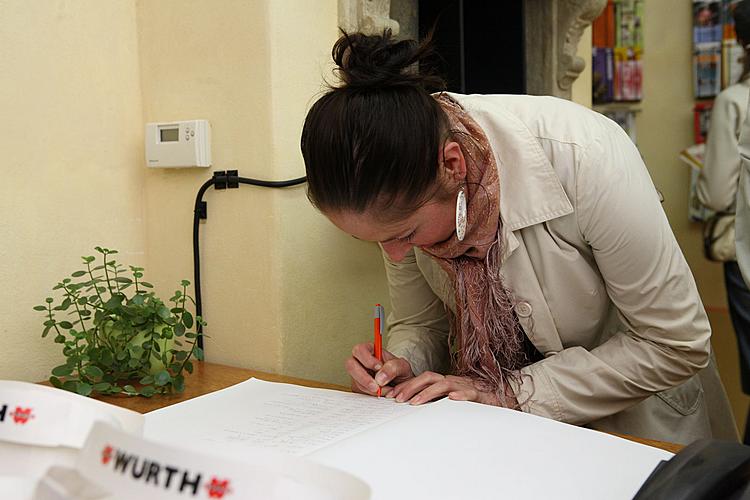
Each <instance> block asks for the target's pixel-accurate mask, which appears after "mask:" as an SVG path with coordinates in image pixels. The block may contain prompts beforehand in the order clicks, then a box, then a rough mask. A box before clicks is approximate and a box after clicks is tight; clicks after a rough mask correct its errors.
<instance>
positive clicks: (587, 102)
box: [570, 26, 591, 108]
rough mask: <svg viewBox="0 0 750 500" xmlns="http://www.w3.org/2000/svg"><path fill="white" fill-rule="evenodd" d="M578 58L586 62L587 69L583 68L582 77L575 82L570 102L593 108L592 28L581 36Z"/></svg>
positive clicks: (587, 29)
mask: <svg viewBox="0 0 750 500" xmlns="http://www.w3.org/2000/svg"><path fill="white" fill-rule="evenodd" d="M576 54H577V55H578V57H580V58H581V59H583V60H584V61H586V67H585V68H583V71H582V72H581V75H580V76H579V77H578V79H577V80H576V81H574V82H573V88H572V89H571V95H570V100H571V101H573V102H577V103H578V104H582V105H584V106H586V107H589V108H590V107H591V26H589V27H588V28H586V29H585V30H584V31H583V34H582V35H581V41H580V42H578V50H577V51H576Z"/></svg>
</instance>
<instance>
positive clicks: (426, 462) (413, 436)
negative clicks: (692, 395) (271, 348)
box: [144, 379, 672, 500]
mask: <svg viewBox="0 0 750 500" xmlns="http://www.w3.org/2000/svg"><path fill="white" fill-rule="evenodd" d="M144 433H145V436H146V437H147V438H149V439H152V440H155V441H161V442H164V443H175V442H180V443H182V444H184V445H186V446H189V447H193V448H196V449H201V450H211V451H212V452H213V453H220V454H222V455H224V456H237V457H241V456H242V455H243V454H244V453H249V452H250V451H251V450H252V451H253V452H256V451H257V450H258V449H266V450H274V451H276V452H282V453H287V454H291V455H297V456H304V457H306V458H308V459H310V460H313V461H315V462H317V463H319V464H322V465H328V466H331V467H334V468H337V469H340V470H343V471H346V472H349V473H351V474H353V475H355V476H357V477H359V478H360V479H363V480H364V481H365V482H366V483H368V485H369V486H370V488H371V491H372V498H374V499H389V500H392V499H397V498H430V499H441V498H446V499H448V498H472V499H479V498H558V499H562V498H571V499H587V498H591V499H597V500H598V499H601V498H608V499H618V498H622V499H625V498H632V497H633V495H634V494H635V493H636V491H638V488H639V487H640V486H641V484H642V483H643V481H644V480H645V479H646V477H647V476H648V475H649V473H650V472H651V471H652V470H653V468H654V467H655V466H656V465H657V464H658V463H659V461H661V460H666V459H669V458H670V457H671V456H672V455H671V454H670V453H668V452H665V451H662V450H659V449H656V448H652V447H649V446H645V445H641V444H638V443H634V442H631V441H627V440H624V439H621V438H617V437H614V436H610V435H608V434H603V433H600V432H596V431H592V430H588V429H584V428H580V427H576V426H572V425H567V424H563V423H560V422H556V421H553V420H549V419H545V418H541V417H537V416H534V415H529V414H525V413H522V412H518V411H513V410H507V409H503V408H496V407H491V406H486V405H481V404H476V403H469V402H457V401H450V400H447V399H443V400H441V401H437V402H434V403H430V404H427V405H424V406H417V407H412V406H409V405H408V404H403V403H402V404H399V403H396V402H395V401H393V400H391V399H384V398H379V399H378V398H373V397H369V396H363V395H359V394H350V393H345V392H339V391H330V390H325V389H311V388H306V387H300V386H295V385H289V384H279V383H272V382H265V381H261V380H257V379H250V380H248V381H246V382H243V383H240V384H237V385H235V386H232V387H229V388H227V389H224V390H221V391H218V392H215V393H212V394H208V395H206V396H202V397H200V398H196V399H192V400H190V401H185V402H183V403H179V404H176V405H174V406H170V407H167V408H163V409H160V410H156V411H154V412H151V413H149V414H147V415H146V423H145V429H144Z"/></svg>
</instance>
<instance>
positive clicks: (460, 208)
mask: <svg viewBox="0 0 750 500" xmlns="http://www.w3.org/2000/svg"><path fill="white" fill-rule="evenodd" d="M465 236H466V194H465V193H464V188H463V186H462V187H461V189H459V190H458V196H456V237H457V238H458V241H464V237H465Z"/></svg>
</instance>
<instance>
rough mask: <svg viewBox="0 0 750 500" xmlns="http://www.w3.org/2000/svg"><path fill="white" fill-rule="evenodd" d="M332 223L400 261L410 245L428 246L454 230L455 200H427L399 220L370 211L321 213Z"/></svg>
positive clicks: (448, 236)
mask: <svg viewBox="0 0 750 500" xmlns="http://www.w3.org/2000/svg"><path fill="white" fill-rule="evenodd" d="M325 215H326V216H327V217H328V218H329V219H330V220H331V222H333V224H334V225H335V226H336V227H338V228H339V229H341V230H342V231H344V232H346V233H349V234H351V235H352V236H354V237H355V238H357V239H360V240H365V241H377V242H378V243H380V244H381V245H383V250H385V251H386V253H387V254H388V257H390V258H391V260H394V261H396V262H400V261H401V260H403V258H404V256H405V255H406V253H407V252H408V251H409V250H410V249H411V247H429V246H432V245H434V244H436V243H440V242H442V241H445V240H447V239H449V238H450V237H451V236H453V233H454V232H455V231H456V200H455V199H454V198H448V199H443V200H440V199H439V197H436V198H434V199H433V200H430V201H428V202H427V203H425V204H424V205H422V206H421V207H420V208H418V209H417V210H415V211H414V212H413V213H412V214H411V215H409V216H408V217H406V218H405V219H403V220H399V221H395V222H384V221H381V220H379V219H378V218H377V217H375V216H374V215H373V214H372V213H371V212H364V213H362V214H358V213H352V212H337V213H326V214H325Z"/></svg>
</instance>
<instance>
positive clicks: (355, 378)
mask: <svg viewBox="0 0 750 500" xmlns="http://www.w3.org/2000/svg"><path fill="white" fill-rule="evenodd" d="M345 366H346V371H347V372H348V373H349V376H350V377H351V378H352V391H354V392H361V393H362V394H369V395H370V396H374V395H376V394H377V393H378V387H382V389H383V390H382V391H381V394H382V395H383V396H385V395H387V394H388V393H390V392H391V391H392V390H393V385H392V384H398V383H400V382H404V381H406V380H409V379H411V378H414V373H413V372H412V371H411V365H410V364H409V362H408V361H406V360H405V359H404V358H397V357H396V356H394V355H393V354H391V353H390V352H388V351H386V350H385V349H383V362H382V363H381V362H380V361H379V360H378V358H376V357H375V354H374V347H373V345H372V342H365V343H362V344H357V345H355V346H354V348H353V349H352V355H351V357H350V358H349V359H347V360H346V363H345Z"/></svg>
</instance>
